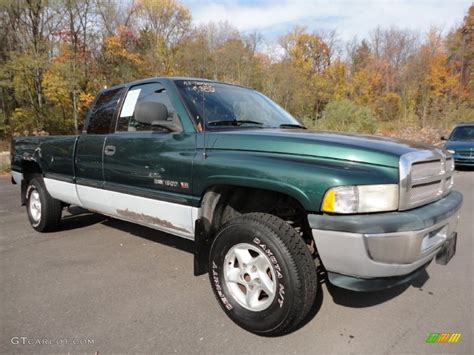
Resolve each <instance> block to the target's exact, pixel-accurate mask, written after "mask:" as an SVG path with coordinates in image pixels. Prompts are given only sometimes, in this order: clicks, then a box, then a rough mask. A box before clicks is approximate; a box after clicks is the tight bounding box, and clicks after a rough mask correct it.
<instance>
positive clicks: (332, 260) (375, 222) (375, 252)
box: [308, 191, 462, 288]
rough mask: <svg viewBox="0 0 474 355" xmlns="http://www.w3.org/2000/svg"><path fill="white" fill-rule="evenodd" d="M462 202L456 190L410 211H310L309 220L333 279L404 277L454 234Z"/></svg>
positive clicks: (416, 268) (433, 253)
mask: <svg viewBox="0 0 474 355" xmlns="http://www.w3.org/2000/svg"><path fill="white" fill-rule="evenodd" d="M461 205H462V195H461V194H460V193H459V192H457V191H453V192H451V193H450V194H449V195H447V196H445V197H444V198H442V199H440V200H438V201H436V202H433V203H430V204H428V205H426V206H423V207H419V208H415V209H412V210H409V211H403V212H390V213H377V214H369V215H351V216H341V215H339V216H335V215H309V216H308V221H309V224H310V226H311V228H312V232H313V238H314V240H315V243H316V247H317V249H318V253H319V256H320V258H321V261H322V263H323V264H324V266H325V268H326V270H327V271H328V273H329V279H330V281H334V280H335V279H337V278H336V277H335V276H345V277H352V278H359V279H380V278H398V279H403V277H402V276H407V275H410V274H414V273H415V272H416V271H417V270H419V269H421V268H423V266H425V265H427V264H428V263H429V262H430V261H431V260H432V259H433V258H434V257H435V256H436V255H437V254H438V253H439V252H440V251H441V249H442V248H443V246H444V245H445V244H446V241H447V240H449V239H450V238H453V237H454V235H455V229H456V226H457V223H458V219H459V211H460V208H461ZM331 279H332V280H331ZM339 280H341V278H340V277H339ZM374 281H375V280H374ZM334 283H336V284H338V285H339V286H342V287H344V285H341V284H340V283H338V282H334ZM346 288H350V287H346Z"/></svg>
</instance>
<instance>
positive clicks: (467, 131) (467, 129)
mask: <svg viewBox="0 0 474 355" xmlns="http://www.w3.org/2000/svg"><path fill="white" fill-rule="evenodd" d="M450 140H453V141H474V126H462V127H457V128H455V129H454V131H453V133H451V138H450Z"/></svg>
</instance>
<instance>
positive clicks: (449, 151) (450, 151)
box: [446, 149, 456, 154]
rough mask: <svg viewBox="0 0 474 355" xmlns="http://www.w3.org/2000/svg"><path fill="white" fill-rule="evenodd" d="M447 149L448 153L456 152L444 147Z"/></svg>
mask: <svg viewBox="0 0 474 355" xmlns="http://www.w3.org/2000/svg"><path fill="white" fill-rule="evenodd" d="M446 150H447V151H448V153H450V154H456V151H455V150H452V149H446Z"/></svg>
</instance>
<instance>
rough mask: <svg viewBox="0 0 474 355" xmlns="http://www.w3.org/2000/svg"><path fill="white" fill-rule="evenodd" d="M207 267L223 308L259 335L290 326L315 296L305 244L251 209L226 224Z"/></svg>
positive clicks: (313, 273)
mask: <svg viewBox="0 0 474 355" xmlns="http://www.w3.org/2000/svg"><path fill="white" fill-rule="evenodd" d="M209 267H210V270H209V276H210V280H211V285H212V288H213V290H214V294H215V296H216V298H217V300H218V301H219V303H220V305H221V307H222V308H223V310H224V311H225V312H226V313H227V315H228V316H229V317H230V318H231V319H232V320H233V321H234V322H235V323H237V324H238V325H239V326H241V327H243V328H245V329H247V330H249V331H251V332H253V333H256V334H259V335H266V336H276V335H282V334H286V333H289V332H291V331H293V330H294V329H295V328H297V327H298V325H299V324H300V323H301V321H302V320H303V319H304V318H305V316H306V315H307V314H308V313H309V311H310V309H311V307H312V305H313V303H314V300H315V297H316V290H317V274H316V268H315V265H314V261H313V259H312V257H311V255H310V253H309V251H308V248H307V246H306V244H305V243H304V241H303V240H302V239H301V237H300V236H299V235H298V233H297V232H296V231H295V230H294V229H293V228H292V227H291V226H290V225H288V224H287V223H286V222H285V221H283V220H282V219H280V218H278V217H275V216H273V215H269V214H265V213H249V214H244V215H242V216H240V217H237V218H234V219H232V220H231V221H229V222H228V223H227V224H225V225H224V226H223V227H222V228H221V229H220V231H219V232H218V233H217V236H216V239H215V240H214V242H213V245H212V247H211V253H210V263H209Z"/></svg>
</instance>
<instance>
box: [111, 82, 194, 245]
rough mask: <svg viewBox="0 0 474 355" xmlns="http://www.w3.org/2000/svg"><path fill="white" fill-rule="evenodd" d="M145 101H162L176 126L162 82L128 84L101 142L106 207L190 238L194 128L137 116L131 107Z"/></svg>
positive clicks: (191, 233) (191, 232)
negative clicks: (113, 122)
mask: <svg viewBox="0 0 474 355" xmlns="http://www.w3.org/2000/svg"><path fill="white" fill-rule="evenodd" d="M127 100H128V101H127ZM144 102H160V103H163V104H164V105H165V106H166V107H167V109H168V117H169V118H168V120H170V121H174V123H176V124H177V125H178V126H181V123H180V119H179V117H178V115H177V113H176V110H175V108H174V107H173V106H172V104H171V102H170V99H169V97H168V94H167V91H166V88H165V87H164V86H163V85H162V84H160V83H146V84H141V85H136V86H133V87H131V88H129V90H128V93H127V96H126V98H125V100H124V103H123V106H122V108H121V112H120V113H119V115H118V116H119V117H118V120H117V126H116V129H115V132H114V133H113V134H109V135H108V136H107V137H106V141H105V144H104V179H105V184H104V188H105V189H106V190H107V191H109V193H108V199H109V201H108V204H109V206H111V208H112V211H111V213H113V214H114V215H116V216H117V217H119V218H122V219H126V220H131V221H134V222H137V223H140V224H145V225H147V226H150V227H154V228H157V229H161V230H164V231H167V232H171V233H173V234H178V235H181V236H185V237H190V238H192V237H194V234H193V229H194V223H193V221H194V219H193V213H194V212H196V211H197V209H196V208H193V207H191V205H192V204H193V201H194V199H193V197H192V195H191V189H192V186H191V185H192V166H193V159H194V155H195V151H196V143H195V141H196V140H195V134H194V133H192V134H190V133H185V132H184V131H182V130H181V132H170V131H169V130H167V129H166V128H163V127H161V128H160V127H152V126H151V125H146V124H142V123H139V122H137V121H136V120H135V119H134V112H135V109H136V107H137V106H138V105H140V104H141V103H144ZM195 210H196V211H195Z"/></svg>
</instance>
